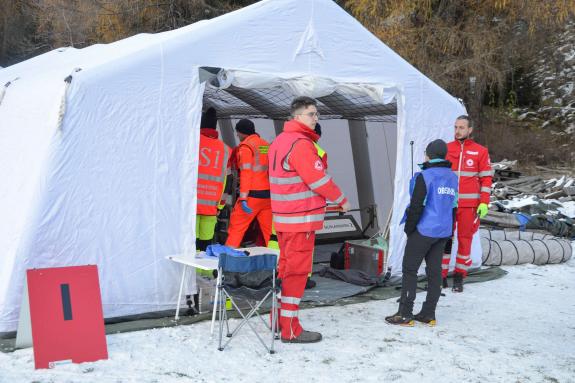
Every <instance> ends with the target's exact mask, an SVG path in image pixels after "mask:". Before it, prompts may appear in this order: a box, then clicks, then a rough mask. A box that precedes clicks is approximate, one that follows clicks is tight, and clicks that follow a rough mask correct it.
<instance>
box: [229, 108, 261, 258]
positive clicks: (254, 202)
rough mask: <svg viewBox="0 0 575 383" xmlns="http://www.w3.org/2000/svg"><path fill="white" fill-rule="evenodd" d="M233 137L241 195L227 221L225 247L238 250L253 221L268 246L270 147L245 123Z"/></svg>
mask: <svg viewBox="0 0 575 383" xmlns="http://www.w3.org/2000/svg"><path fill="white" fill-rule="evenodd" d="M236 133H237V135H238V138H239V139H240V141H241V142H240V144H239V145H238V148H237V150H236V152H237V154H236V161H237V167H238V171H239V178H240V194H239V197H238V199H237V201H236V204H235V206H234V209H233V211H232V215H231V217H230V226H229V229H228V239H227V241H226V245H227V246H230V247H240V245H241V242H242V239H243V237H244V234H245V232H246V230H247V229H248V227H249V226H250V224H251V223H252V221H253V220H254V219H257V220H258V224H259V227H260V230H261V231H262V234H263V238H264V240H265V241H266V245H267V244H268V242H269V240H270V236H271V233H272V211H271V203H270V183H269V179H268V155H267V154H268V149H269V143H268V142H267V141H266V140H264V139H263V138H261V137H260V136H259V134H257V133H256V130H255V125H254V123H253V122H252V121H250V120H247V119H242V120H240V121H238V123H237V124H236Z"/></svg>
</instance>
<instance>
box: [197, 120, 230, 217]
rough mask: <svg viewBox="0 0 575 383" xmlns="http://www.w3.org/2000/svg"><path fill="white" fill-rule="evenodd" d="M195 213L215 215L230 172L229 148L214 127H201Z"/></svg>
mask: <svg viewBox="0 0 575 383" xmlns="http://www.w3.org/2000/svg"><path fill="white" fill-rule="evenodd" d="M200 131H201V134H200V153H199V154H200V155H199V164H198V204H197V211H196V214H199V215H217V214H218V204H219V202H220V200H221V197H222V193H223V191H224V184H225V180H226V176H227V175H228V174H229V172H230V161H229V159H230V152H231V151H230V148H229V147H228V146H227V145H226V144H224V143H223V141H221V140H219V139H218V138H217V137H218V132H217V131H216V130H214V129H201V130H200Z"/></svg>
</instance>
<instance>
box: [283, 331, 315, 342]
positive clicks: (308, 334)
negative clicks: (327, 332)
mask: <svg viewBox="0 0 575 383" xmlns="http://www.w3.org/2000/svg"><path fill="white" fill-rule="evenodd" d="M321 338H322V337H321V333H319V332H314V331H306V330H303V331H302V332H301V334H299V336H298V337H295V338H291V339H284V338H282V342H283V343H317V342H319V341H321Z"/></svg>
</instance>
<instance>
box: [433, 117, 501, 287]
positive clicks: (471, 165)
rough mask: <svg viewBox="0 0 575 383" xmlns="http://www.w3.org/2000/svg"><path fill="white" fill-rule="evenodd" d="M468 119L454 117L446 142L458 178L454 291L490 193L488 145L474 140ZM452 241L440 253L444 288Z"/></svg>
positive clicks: (466, 264)
mask: <svg viewBox="0 0 575 383" xmlns="http://www.w3.org/2000/svg"><path fill="white" fill-rule="evenodd" d="M472 132H473V125H472V124H471V119H470V118H469V116H467V115H462V116H459V117H457V119H456V120H455V140H454V141H452V142H450V143H448V144H447V157H446V159H447V160H448V161H449V162H451V166H452V170H453V171H454V172H455V174H457V177H458V180H459V201H458V204H457V206H458V208H457V217H456V226H457V257H456V262H455V272H454V275H453V288H452V290H453V291H454V292H459V293H460V292H463V280H464V279H465V278H466V277H467V271H468V270H469V267H470V266H471V241H472V239H473V234H475V232H476V231H477V229H478V228H479V220H480V219H481V218H483V217H485V215H487V211H488V204H489V197H490V195H491V182H492V172H491V162H490V160H489V152H488V151H487V148H486V147H484V146H481V145H479V144H478V143H477V142H475V141H473V140H472V139H471V138H470V136H471V133H472ZM451 245H452V240H449V241H448V242H447V245H446V246H445V251H444V254H443V263H442V277H443V287H447V273H448V271H449V262H450V260H451Z"/></svg>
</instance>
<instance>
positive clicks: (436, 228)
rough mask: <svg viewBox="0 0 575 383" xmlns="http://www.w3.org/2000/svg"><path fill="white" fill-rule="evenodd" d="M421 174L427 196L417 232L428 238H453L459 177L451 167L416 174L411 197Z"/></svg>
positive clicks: (426, 170)
mask: <svg viewBox="0 0 575 383" xmlns="http://www.w3.org/2000/svg"><path fill="white" fill-rule="evenodd" d="M447 166H448V165H447ZM419 174H422V175H423V180H424V181H425V188H426V190H427V195H426V196H425V207H424V208H423V214H422V215H421V218H420V219H419V222H418V223H417V231H419V233H420V234H421V235H424V236H426V237H432V238H447V237H451V235H452V230H453V208H454V207H455V206H457V176H456V175H455V173H453V171H452V170H451V169H450V168H449V167H432V168H428V169H425V170H423V171H422V172H421V173H415V175H414V176H413V178H412V181H411V185H410V188H409V189H410V190H409V191H410V193H409V194H410V195H411V194H412V193H413V187H414V186H415V179H416V178H417V176H418V175H419Z"/></svg>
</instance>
